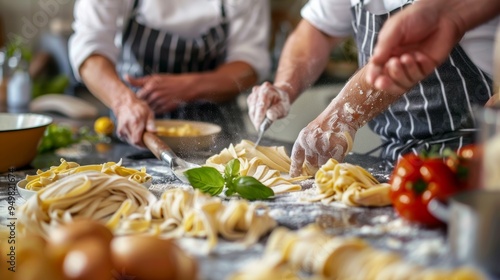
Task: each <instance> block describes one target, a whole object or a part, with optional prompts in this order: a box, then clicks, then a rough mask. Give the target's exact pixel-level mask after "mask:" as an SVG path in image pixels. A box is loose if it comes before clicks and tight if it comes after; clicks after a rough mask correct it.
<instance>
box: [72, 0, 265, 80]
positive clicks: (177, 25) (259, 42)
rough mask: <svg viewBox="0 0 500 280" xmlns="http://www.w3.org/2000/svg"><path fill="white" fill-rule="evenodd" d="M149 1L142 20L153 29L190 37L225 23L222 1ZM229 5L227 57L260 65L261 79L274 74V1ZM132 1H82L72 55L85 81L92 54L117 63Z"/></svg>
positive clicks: (142, 9)
mask: <svg viewBox="0 0 500 280" xmlns="http://www.w3.org/2000/svg"><path fill="white" fill-rule="evenodd" d="M143 1H144V2H141V3H142V4H141V5H140V6H139V9H138V15H137V21H138V22H140V23H142V24H144V25H146V26H149V27H151V28H157V29H161V30H165V31H167V32H172V33H176V34H179V35H180V36H185V37H187V38H190V37H196V36H199V35H200V34H202V33H203V32H206V30H207V29H208V28H210V27H211V26H214V25H217V24H220V0H210V1H206V0H189V1H188V0H183V2H176V1H173V2H171V1H162V0H147V1H146V0H143ZM225 3H226V4H225V6H226V13H227V19H228V21H229V35H228V36H229V38H228V45H227V58H226V61H228V62H230V61H244V62H246V63H248V64H250V65H251V66H252V67H253V68H254V70H255V71H256V73H257V75H258V77H259V80H264V79H266V78H268V75H269V72H270V68H271V59H270V54H269V49H268V48H269V32H270V6H269V2H268V1H267V0H253V1H240V0H232V1H231V0H229V1H225ZM132 4H133V0H125V1H124V0H120V1H116V0H77V1H76V3H75V8H74V17H75V20H74V22H73V29H74V34H73V35H72V36H71V38H70V41H69V55H70V62H71V65H72V68H73V71H74V73H75V77H76V78H77V79H78V80H80V79H81V78H80V75H79V73H78V69H79V68H80V66H81V64H82V63H83V62H84V61H85V59H87V57H89V56H90V55H91V54H94V53H98V54H101V55H103V56H105V57H107V58H108V59H110V60H111V61H112V62H114V63H116V62H117V60H118V58H119V55H120V48H121V42H120V37H121V33H122V29H123V22H126V21H128V18H129V15H130V12H131V10H132ZM151 9H153V10H151ZM188 27H189V28H188Z"/></svg>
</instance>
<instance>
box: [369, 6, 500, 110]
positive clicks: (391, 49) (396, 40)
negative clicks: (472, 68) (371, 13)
mask: <svg viewBox="0 0 500 280" xmlns="http://www.w3.org/2000/svg"><path fill="white" fill-rule="evenodd" d="M472 5H474V8H475V9H471V6H472ZM497 15H500V2H497V1H489V0H465V1H449V0H435V1H422V2H418V5H412V6H411V7H409V8H407V9H405V10H404V11H402V12H400V13H398V14H397V15H396V16H394V17H391V18H390V19H389V20H388V21H387V22H386V23H385V24H384V28H382V30H381V31H380V34H379V36H378V40H377V45H376V47H375V50H374V51H373V55H372V57H371V58H370V62H369V64H368V66H367V67H368V68H367V77H366V78H367V82H369V83H371V84H373V86H374V87H376V88H377V89H380V90H390V89H391V88H392V87H402V88H404V89H410V88H411V87H412V86H414V85H415V84H416V83H418V82H419V81H420V80H422V79H423V78H425V76H426V75H429V74H430V73H431V72H432V71H434V68H436V67H438V66H439V65H440V64H441V63H443V62H444V60H445V59H446V58H447V57H448V54H449V52H450V50H451V49H452V48H453V47H454V45H455V44H456V43H457V42H459V41H460V39H461V37H462V36H463V35H464V33H465V32H466V31H467V30H471V29H472V28H475V27H476V26H478V25H480V24H482V23H485V22H487V21H489V20H491V19H492V18H494V17H495V16H497ZM436 38H439V40H437V39H436ZM495 48H496V49H495V50H494V52H495V57H494V58H496V57H498V58H500V53H499V52H498V51H497V50H500V26H499V27H498V28H497V35H496V47H495ZM417 58H418V59H417ZM495 63H498V64H499V65H500V61H499V60H498V59H495ZM416 65H418V67H414V66H416ZM406 66H408V67H406ZM495 67H496V68H495ZM497 68H498V66H494V69H497ZM498 69H499V70H500V68H498ZM499 70H495V73H493V74H494V75H495V76H499V75H500V73H496V72H498V71H499ZM401 74H404V76H402V75H401ZM494 80H495V79H494ZM497 80H498V79H497ZM496 86H499V85H496ZM495 92H497V93H496V95H497V96H496V98H490V100H489V101H488V103H487V104H486V105H485V106H494V105H495V102H498V101H499V100H498V99H499V96H500V94H499V93H498V88H497V89H496V91H495Z"/></svg>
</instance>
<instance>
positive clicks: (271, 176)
mask: <svg viewBox="0 0 500 280" xmlns="http://www.w3.org/2000/svg"><path fill="white" fill-rule="evenodd" d="M232 159H238V160H239V161H240V174H241V175H242V176H252V177H254V178H256V179H257V180H259V181H260V182H262V183H263V184H264V185H265V186H267V187H270V188H272V189H273V191H274V193H276V194H279V193H285V192H292V191H299V190H301V187H300V185H299V184H297V183H296V182H298V181H302V180H305V179H308V178H310V177H311V176H310V175H308V174H307V173H304V174H303V175H302V176H299V177H294V178H288V177H287V175H282V174H288V172H289V171H290V164H291V159H290V157H289V156H288V155H287V153H286V151H285V148H284V147H283V146H279V147H278V146H273V147H264V146H257V147H254V143H253V142H251V141H249V140H242V141H241V142H240V143H239V144H237V145H236V146H233V144H230V145H229V147H228V148H226V149H224V150H222V151H221V152H220V153H219V154H218V155H214V156H212V157H210V158H209V159H207V161H206V163H205V165H206V166H211V167H214V168H216V169H217V170H219V172H221V173H223V172H224V168H225V165H226V164H227V163H228V162H229V161H231V160H232Z"/></svg>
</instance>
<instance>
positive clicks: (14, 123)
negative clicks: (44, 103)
mask: <svg viewBox="0 0 500 280" xmlns="http://www.w3.org/2000/svg"><path fill="white" fill-rule="evenodd" d="M52 121H53V120H52V118H51V117H49V116H45V115H40V114H30V113H21V114H14V113H0V155H2V160H0V173H3V172H7V171H8V170H9V168H13V169H16V168H20V167H24V166H26V165H28V164H29V163H30V162H31V161H32V160H33V159H34V158H35V156H36V154H37V148H38V144H39V142H40V140H41V139H42V137H43V133H44V132H45V128H47V126H48V125H49V124H51V123H52Z"/></svg>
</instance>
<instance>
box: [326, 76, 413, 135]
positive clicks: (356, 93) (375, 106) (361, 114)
mask: <svg viewBox="0 0 500 280" xmlns="http://www.w3.org/2000/svg"><path fill="white" fill-rule="evenodd" d="M365 73H366V67H363V68H361V69H360V70H359V71H358V72H356V74H354V76H353V77H352V78H351V79H350V80H349V81H348V82H347V83H346V85H345V86H344V88H343V89H342V90H341V91H340V93H339V95H338V96H337V97H335V98H334V99H333V100H332V102H331V103H330V104H329V105H328V107H327V108H326V109H325V110H324V111H323V112H322V113H321V114H320V115H319V116H318V119H320V120H322V123H324V124H327V125H328V126H329V127H332V126H335V123H336V122H337V121H339V122H341V123H344V124H348V125H349V126H351V127H352V128H354V129H355V130H358V129H359V128H361V127H362V126H364V125H365V124H366V123H367V122H369V121H370V120H372V119H373V118H374V117H375V116H377V115H378V114H380V113H381V112H383V111H384V110H386V109H387V108H388V107H389V105H391V104H392V103H393V102H394V101H396V100H397V99H399V98H400V97H401V96H402V95H403V94H404V93H405V92H402V91H400V92H386V91H380V90H377V89H375V88H373V87H372V86H371V84H369V83H367V82H366V81H365V80H366V79H365Z"/></svg>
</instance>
